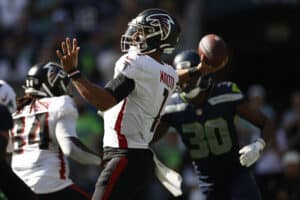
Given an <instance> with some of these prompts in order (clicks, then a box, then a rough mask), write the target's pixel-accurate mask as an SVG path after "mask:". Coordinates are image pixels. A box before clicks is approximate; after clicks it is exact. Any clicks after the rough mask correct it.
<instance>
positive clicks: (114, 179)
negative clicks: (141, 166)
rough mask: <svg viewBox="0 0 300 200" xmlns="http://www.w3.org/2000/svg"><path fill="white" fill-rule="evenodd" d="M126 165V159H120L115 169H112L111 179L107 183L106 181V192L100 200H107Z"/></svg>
mask: <svg viewBox="0 0 300 200" xmlns="http://www.w3.org/2000/svg"><path fill="white" fill-rule="evenodd" d="M127 163H128V160H127V158H120V161H119V163H118V164H117V166H116V168H115V169H114V171H113V172H112V174H111V177H110V178H109V181H108V184H107V187H106V190H105V193H104V195H103V198H102V200H107V199H108V197H109V196H110V194H111V191H112V189H113V187H114V185H115V184H116V182H117V180H118V177H119V176H120V175H121V174H122V172H123V170H124V168H125V167H126V165H127Z"/></svg>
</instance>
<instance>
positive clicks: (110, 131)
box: [104, 51, 178, 149]
mask: <svg viewBox="0 0 300 200" xmlns="http://www.w3.org/2000/svg"><path fill="white" fill-rule="evenodd" d="M120 74H121V75H122V76H123V75H124V76H126V77H127V78H129V79H132V80H134V85H135V87H134V89H133V90H132V91H131V93H130V95H128V96H127V97H126V98H124V99H123V100H122V101H120V102H119V103H118V104H117V105H116V106H114V107H112V108H110V109H108V110H107V111H105V112H104V124H105V129H104V130H105V132H106V133H107V134H105V135H104V147H116V148H138V149H148V148H149V142H150V141H151V139H152V137H153V131H154V130H155V127H156V125H157V123H158V122H159V117H160V112H161V111H162V109H163V108H164V105H165V102H166V100H167V99H168V98H169V96H170V95H171V94H172V93H173V91H174V90H175V88H176V83H177V82H178V76H177V74H176V72H175V70H174V69H173V67H172V66H170V65H168V64H161V63H159V62H157V61H155V60H154V59H152V58H151V57H150V56H148V55H139V54H137V53H136V52H135V51H131V52H129V53H127V54H125V55H123V56H122V57H121V58H120V59H119V60H118V61H117V63H116V67H115V77H118V76H120Z"/></svg>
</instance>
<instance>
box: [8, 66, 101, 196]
mask: <svg viewBox="0 0 300 200" xmlns="http://www.w3.org/2000/svg"><path fill="white" fill-rule="evenodd" d="M68 83H69V79H68V77H67V74H66V73H65V72H64V71H63V70H62V68H61V67H60V66H59V65H58V64H56V63H52V62H49V63H46V64H37V65H34V66H33V67H31V68H30V69H29V71H28V74H27V77H26V83H25V86H24V88H25V96H24V97H22V98H19V99H17V112H15V113H14V114H13V119H14V127H13V129H12V131H11V136H12V139H13V147H14V148H13V155H12V168H13V170H14V172H15V173H16V174H17V175H18V176H19V177H20V178H21V179H22V180H23V181H24V182H25V183H26V184H27V185H28V186H29V187H30V188H31V189H32V190H33V191H34V192H35V193H36V194H37V195H38V197H39V199H42V200H50V199H53V200H58V199H68V198H69V199H77V200H83V199H90V198H91V197H90V195H89V194H87V193H86V192H84V191H82V190H81V189H80V188H79V187H78V186H76V185H75V184H74V183H73V182H72V180H71V179H70V178H69V165H68V161H67V157H66V156H70V157H71V158H72V159H74V160H76V161H78V162H80V163H82V164H90V165H100V163H101V159H100V156H98V155H96V154H95V153H93V152H91V151H90V150H89V149H88V148H87V147H86V146H85V145H83V143H81V142H80V140H79V139H78V138H77V135H76V120H77V117H78V112H77V109H76V107H75V103H74V101H73V100H72V98H71V97H70V96H68V95H67V86H68Z"/></svg>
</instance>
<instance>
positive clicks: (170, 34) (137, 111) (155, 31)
mask: <svg viewBox="0 0 300 200" xmlns="http://www.w3.org/2000/svg"><path fill="white" fill-rule="evenodd" d="M179 33H180V27H179V24H178V23H177V21H176V19H175V18H174V17H172V16H171V15H170V14H169V13H168V12H167V11H165V10H161V9H147V10H144V11H142V12H141V13H139V14H138V15H137V17H135V18H134V19H132V20H131V21H130V22H129V23H128V28H127V30H126V32H125V34H123V35H122V38H121V50H122V51H123V52H125V54H124V55H123V56H121V57H120V58H119V60H118V61H117V62H116V64H115V73H114V77H113V79H112V80H111V81H109V82H108V83H107V85H106V86H105V87H104V88H102V87H99V86H97V85H95V84H93V83H91V82H90V81H88V80H87V79H86V78H84V77H83V76H82V74H81V73H80V71H79V69H78V68H77V59H78V51H79V47H78V46H77V41H76V39H73V41H72V44H71V41H70V39H69V38H67V39H66V41H63V42H62V44H61V50H57V52H56V53H57V55H58V57H59V58H60V60H61V64H62V67H63V68H64V70H65V71H66V72H67V73H68V76H69V77H70V78H71V79H72V82H73V84H74V85H75V87H76V88H77V90H78V91H79V93H80V94H81V96H82V97H83V98H84V99H85V100H87V101H88V102H89V103H90V104H92V105H94V106H95V107H96V108H97V109H98V110H100V111H104V114H103V116H104V129H105V130H104V132H105V133H104V138H103V151H104V156H103V160H104V161H105V166H104V169H103V171H102V173H101V174H100V176H99V179H98V181H97V183H96V187H95V192H94V195H93V200H120V199H123V200H129V199H133V198H134V196H135V194H136V192H137V191H138V190H139V189H140V188H141V187H143V185H144V183H145V182H146V181H147V180H148V177H149V176H151V175H152V173H153V168H154V162H153V154H152V152H151V150H150V149H149V142H150V141H151V140H152V137H153V133H154V131H155V129H156V126H157V124H158V122H159V119H160V115H161V111H162V110H163V109H164V106H165V103H166V102H167V100H168V99H169V97H170V96H171V94H172V93H173V91H174V90H175V88H176V84H177V83H178V82H183V81H186V80H188V79H189V77H190V76H191V75H194V74H198V73H199V72H200V71H205V70H217V69H212V68H210V67H209V66H207V65H205V64H204V63H201V64H200V65H199V66H197V67H196V68H195V69H194V70H189V69H188V70H186V69H185V70H180V71H178V72H177V73H176V71H175V70H174V69H173V67H172V66H170V65H168V64H166V63H164V62H163V61H162V59H161V56H162V54H163V53H169V54H170V53H172V51H173V50H174V48H175V46H176V44H177V42H178V39H179Z"/></svg>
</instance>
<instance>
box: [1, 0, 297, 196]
mask: <svg viewBox="0 0 300 200" xmlns="http://www.w3.org/2000/svg"><path fill="white" fill-rule="evenodd" d="M150 7H159V8H164V9H167V10H168V11H169V12H170V13H172V14H173V15H175V16H176V17H177V18H178V19H179V21H180V23H181V25H182V30H183V33H182V37H181V41H180V44H179V46H178V50H177V51H180V50H182V49H187V48H188V49H189V48H197V45H198V41H199V40H200V38H201V36H203V35H204V34H206V33H216V34H219V35H221V36H222V37H223V38H224V40H225V41H226V42H227V44H228V47H229V50H230V59H229V63H228V65H227V66H226V67H225V69H223V70H222V71H220V72H218V74H217V75H216V79H217V80H231V81H235V82H236V83H237V84H238V85H239V86H240V88H241V89H242V91H244V93H245V95H246V96H247V97H248V98H249V100H250V101H251V102H252V103H253V105H254V106H258V107H260V108H261V109H262V110H263V111H264V112H265V113H266V114H267V115H269V116H270V117H271V118H272V119H273V120H274V121H275V122H276V125H277V132H276V136H275V138H274V141H275V142H274V145H273V146H272V147H270V148H269V149H267V150H266V151H265V153H264V155H263V156H262V158H261V159H260V160H259V162H257V164H256V165H255V166H253V167H252V169H253V172H254V173H255V176H256V178H257V180H258V183H259V186H260V189H261V191H262V194H263V199H265V200H299V199H300V190H299V185H300V155H299V151H300V88H299V82H298V81H297V79H298V77H299V70H298V67H299V62H298V60H299V52H300V39H299V38H300V37H299V35H300V30H299V29H300V26H299V19H300V0H243V1H241V0H226V1H222V0H0V79H4V80H6V81H7V82H8V83H10V84H11V85H12V86H13V87H14V88H15V90H16V92H17V94H18V96H20V95H22V94H23V92H22V87H21V86H22V84H23V80H24V78H25V75H26V72H27V70H28V68H29V67H30V66H31V65H33V64H35V63H37V62H47V61H50V60H51V61H55V62H58V59H57V57H56V55H55V50H56V49H57V48H59V42H60V41H61V40H63V39H64V38H65V37H66V36H69V37H77V38H78V40H79V45H80V46H81V50H80V59H79V67H80V69H81V70H82V72H83V73H84V74H85V75H86V76H87V77H88V78H89V79H90V80H92V81H94V82H96V83H98V84H99V85H104V84H105V83H106V82H107V81H108V80H109V79H110V78H111V77H112V75H113V68H114V62H115V61H116V60H117V59H118V57H119V56H120V55H121V54H120V43H119V40H120V36H121V34H122V33H123V32H124V31H125V29H126V25H127V22H128V21H129V20H130V19H131V18H132V17H134V16H135V15H136V14H137V13H138V12H140V11H141V10H143V9H145V8H150ZM166 60H167V61H168V62H171V61H172V56H170V57H166ZM75 99H76V102H77V105H78V109H79V112H80V117H79V121H78V127H77V130H78V135H79V137H80V138H81V139H82V140H83V141H84V142H85V143H86V144H87V145H89V146H91V147H92V148H94V149H95V150H97V151H99V149H100V145H101V144H100V143H99V141H101V137H102V134H103V121H102V118H101V117H100V116H99V115H97V112H96V110H95V109H94V108H93V107H90V106H89V105H87V104H86V103H85V102H83V101H82V99H81V98H79V97H78V95H75ZM237 123H238V129H239V133H240V134H241V141H240V142H241V144H245V143H248V142H250V141H251V140H253V139H254V138H255V137H257V135H258V134H259V131H258V129H256V127H253V126H251V125H250V124H249V123H248V122H246V121H243V120H242V119H239V120H238V121H237ZM170 132H171V133H170V134H168V135H167V136H166V137H165V138H164V139H163V140H162V141H160V142H159V143H158V144H156V145H155V146H154V148H155V149H156V151H157V152H158V155H159V157H160V158H161V160H162V161H163V162H164V163H166V164H167V165H168V166H169V167H172V168H174V169H176V170H178V171H180V172H182V174H183V177H184V184H183V188H184V195H183V196H182V197H180V198H173V197H171V196H170V195H169V194H168V193H167V192H166V191H165V190H164V188H163V187H162V186H161V185H159V183H158V182H157V181H156V180H153V181H152V182H150V183H149V187H148V188H146V189H145V191H144V192H143V193H142V194H141V197H140V199H146V200H148V199H155V200H165V199H186V200H196V199H199V196H198V193H197V190H198V188H197V185H196V180H195V176H194V174H193V171H192V170H191V166H190V164H189V162H187V159H186V152H185V149H184V147H183V145H182V143H181V141H180V139H179V138H178V136H177V134H175V133H173V132H174V131H173V130H170ZM178 146H179V148H178ZM98 173H99V169H98V168H95V167H90V166H81V165H79V164H76V163H74V162H72V161H71V175H72V178H73V180H74V182H76V183H77V184H78V185H80V186H82V187H83V188H85V189H86V190H87V191H89V192H91V193H92V191H93V189H94V184H95V181H96V178H97V176H98ZM224 173H226V172H224Z"/></svg>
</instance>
